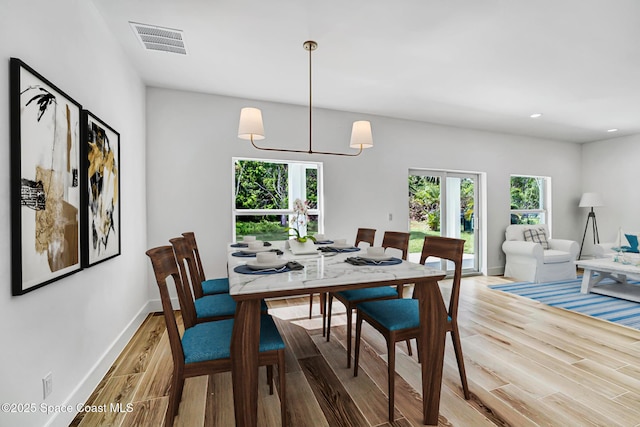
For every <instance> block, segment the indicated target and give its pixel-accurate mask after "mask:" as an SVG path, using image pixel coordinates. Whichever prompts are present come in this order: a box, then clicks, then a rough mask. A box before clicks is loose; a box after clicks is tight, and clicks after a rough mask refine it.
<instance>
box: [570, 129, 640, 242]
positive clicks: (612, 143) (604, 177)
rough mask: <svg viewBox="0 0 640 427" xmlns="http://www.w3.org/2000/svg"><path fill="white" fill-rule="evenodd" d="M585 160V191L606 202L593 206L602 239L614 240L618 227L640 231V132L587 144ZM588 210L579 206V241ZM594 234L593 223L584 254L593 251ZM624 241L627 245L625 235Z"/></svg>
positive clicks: (584, 152) (603, 240) (585, 146)
mask: <svg viewBox="0 0 640 427" xmlns="http://www.w3.org/2000/svg"><path fill="white" fill-rule="evenodd" d="M582 162H583V165H582V170H583V173H582V175H583V181H584V183H583V188H582V189H583V191H585V192H587V191H592V192H597V193H600V195H601V196H602V198H603V200H604V204H605V206H603V207H599V208H594V211H595V212H596V219H597V223H598V232H599V235H600V241H601V242H615V241H616V240H615V239H616V237H617V233H618V227H622V230H623V231H626V232H632V233H640V218H639V213H640V190H639V189H638V182H639V181H640V180H639V176H638V171H639V170H640V166H639V164H640V135H633V136H627V137H620V138H614V139H609V140H606V141H598V142H593V143H589V144H585V145H584V147H583V153H582ZM588 212H589V210H588V209H587V208H581V209H580V223H581V227H582V230H581V234H580V240H582V233H584V227H585V223H586V220H587V214H588ZM592 236H593V235H592V231H591V223H590V224H589V230H588V231H587V237H586V239H585V244H584V253H585V254H591V253H592V249H593V237H592ZM580 240H579V241H580ZM622 243H623V244H625V245H626V244H627V242H626V241H625V240H624V236H623V241H622Z"/></svg>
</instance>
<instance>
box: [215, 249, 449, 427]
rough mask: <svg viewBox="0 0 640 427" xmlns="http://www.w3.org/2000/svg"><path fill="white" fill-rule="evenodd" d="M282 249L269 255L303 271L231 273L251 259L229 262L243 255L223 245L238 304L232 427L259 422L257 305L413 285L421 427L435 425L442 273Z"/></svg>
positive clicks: (441, 344) (233, 352)
mask: <svg viewBox="0 0 640 427" xmlns="http://www.w3.org/2000/svg"><path fill="white" fill-rule="evenodd" d="M284 246H285V243H284V242H273V246H271V247H269V249H275V248H278V249H280V250H282V251H283V254H282V255H281V258H283V259H285V260H295V261H297V262H298V263H300V264H301V265H303V266H304V268H303V269H302V270H292V271H286V272H280V273H273V274H243V273H238V272H236V271H234V269H235V268H236V267H237V266H241V265H243V264H246V263H247V261H248V260H252V259H255V258H247V257H239V256H234V253H236V252H239V251H241V250H243V249H242V248H238V247H234V246H233V245H231V244H230V245H228V257H227V260H228V270H229V292H230V294H231V296H232V297H233V298H234V299H235V301H236V303H237V305H236V316H235V321H234V327H233V335H232V338H231V361H232V371H231V372H232V382H233V398H234V409H235V419H236V426H242V427H245V426H247V427H256V426H257V421H258V420H257V417H258V347H259V341H260V336H259V335H260V300H261V299H265V298H273V297H287V296H295V295H308V294H310V293H326V292H338V291H344V290H348V289H358V288H366V287H374V286H391V285H401V284H410V283H413V284H415V288H414V296H415V297H416V298H417V299H418V300H419V301H420V324H421V325H422V326H423V328H422V330H421V335H420V340H419V345H420V346H421V348H420V351H421V353H420V354H421V355H422V358H423V360H422V363H421V367H422V400H423V417H424V424H427V425H437V424H438V412H439V406H440V391H441V388H442V367H443V360H444V348H445V336H446V327H447V310H446V306H445V303H444V300H443V298H442V294H441V293H440V288H439V286H438V281H439V280H442V279H443V278H444V277H445V272H444V271H441V270H436V269H433V268H430V267H427V266H424V265H420V264H416V263H411V262H407V261H402V262H401V263H399V264H396V265H352V264H350V263H347V262H345V260H346V259H347V258H348V257H354V256H358V255H362V253H363V251H362V252H340V253H335V252H330V253H325V252H321V251H318V253H317V254H312V255H293V254H292V253H291V252H290V251H289V250H288V249H286V248H285V247H284ZM265 249H266V248H265ZM236 255H237V254H236ZM283 421H284V420H283Z"/></svg>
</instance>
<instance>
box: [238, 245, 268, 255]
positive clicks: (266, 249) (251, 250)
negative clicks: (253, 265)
mask: <svg viewBox="0 0 640 427" xmlns="http://www.w3.org/2000/svg"><path fill="white" fill-rule="evenodd" d="M270 250H271V247H269V246H265V247H264V248H260V249H249V248H242V250H241V251H240V252H246V253H248V254H257V253H258V252H267V251H270Z"/></svg>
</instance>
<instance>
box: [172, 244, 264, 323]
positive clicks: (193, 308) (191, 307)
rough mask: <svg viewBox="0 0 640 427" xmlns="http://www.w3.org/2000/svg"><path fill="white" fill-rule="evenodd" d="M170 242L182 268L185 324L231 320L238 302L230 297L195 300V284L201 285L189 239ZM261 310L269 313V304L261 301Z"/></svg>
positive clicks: (218, 295) (181, 305)
mask: <svg viewBox="0 0 640 427" xmlns="http://www.w3.org/2000/svg"><path fill="white" fill-rule="evenodd" d="M169 242H170V243H171V245H172V246H173V251H174V253H175V257H176V261H177V262H178V265H180V266H181V268H180V274H181V276H182V286H183V287H184V293H183V294H184V301H180V307H181V309H182V317H183V318H184V319H185V322H189V326H191V325H193V324H195V323H202V322H209V321H211V320H221V319H231V318H232V317H233V316H234V315H235V313H236V302H235V300H234V299H233V297H231V295H229V293H224V294H214V295H204V296H202V297H200V298H195V297H194V294H195V292H194V291H193V288H194V287H195V286H194V284H195V283H199V281H200V276H199V275H198V271H197V267H196V261H195V257H194V254H193V251H191V250H190V249H189V245H188V243H187V239H185V238H184V237H176V238H173V239H170V240H169ZM261 310H262V312H263V313H266V312H267V304H266V303H265V302H264V301H261Z"/></svg>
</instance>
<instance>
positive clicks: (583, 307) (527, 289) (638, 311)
mask: <svg viewBox="0 0 640 427" xmlns="http://www.w3.org/2000/svg"><path fill="white" fill-rule="evenodd" d="M581 281H582V278H580V277H579V278H578V279H576V280H562V281H558V282H549V283H531V282H521V283H509V284H504V285H492V286H490V288H491V289H496V290H499V291H503V292H508V293H512V294H516V295H520V296H523V297H526V298H530V299H533V300H536V301H540V302H542V303H544V304H547V305H550V306H552V307H559V308H564V309H566V310H571V311H577V312H578V313H583V314H587V315H589V316H593V317H597V318H600V319H604V320H608V321H610V322H614V323H618V324H620V325H624V326H628V327H631V328H635V329H640V303H637V302H633V301H627V300H624V299H619V298H614V297H610V296H606V295H598V294H581V293H580V284H581ZM607 281H610V283H614V282H613V281H612V280H611V279H604V280H603V281H602V282H600V283H601V284H607V283H608V282H607ZM629 284H634V285H640V282H637V281H629Z"/></svg>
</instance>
